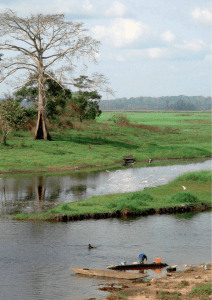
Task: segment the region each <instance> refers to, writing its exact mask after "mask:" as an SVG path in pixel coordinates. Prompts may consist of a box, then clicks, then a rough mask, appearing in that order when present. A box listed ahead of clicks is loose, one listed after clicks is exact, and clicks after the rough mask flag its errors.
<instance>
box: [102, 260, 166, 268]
mask: <svg viewBox="0 0 212 300" xmlns="http://www.w3.org/2000/svg"><path fill="white" fill-rule="evenodd" d="M167 266H168V265H167V264H166V263H162V262H160V263H156V262H152V263H136V262H135V263H132V264H125V263H121V264H119V265H112V266H109V267H107V269H111V270H141V269H160V268H164V267H167Z"/></svg>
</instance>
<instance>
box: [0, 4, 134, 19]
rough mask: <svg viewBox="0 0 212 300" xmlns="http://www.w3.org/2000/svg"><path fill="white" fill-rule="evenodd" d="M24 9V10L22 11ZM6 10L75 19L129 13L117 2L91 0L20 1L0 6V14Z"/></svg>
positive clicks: (24, 14)
mask: <svg viewBox="0 0 212 300" xmlns="http://www.w3.org/2000/svg"><path fill="white" fill-rule="evenodd" d="M23 7H24V9H23ZM6 9H12V10H14V11H16V12H18V15H20V16H26V15H29V14H37V13H42V14H55V13H58V14H62V13H63V14H67V15H68V14H70V15H71V16H72V18H73V17H76V18H87V17H89V18H94V19H95V18H97V19H99V18H108V17H109V18H111V17H123V16H126V15H127V14H128V13H129V7H126V6H125V5H124V4H122V3H121V2H119V1H114V2H112V1H110V3H109V4H108V2H107V3H101V2H100V1H91V0H71V1H69V0H46V1H43V0H36V1H35V0H31V1H27V0H20V1H17V2H13V3H12V4H0V13H1V12H4V11H5V10H6Z"/></svg>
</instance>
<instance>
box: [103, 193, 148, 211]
mask: <svg viewBox="0 0 212 300" xmlns="http://www.w3.org/2000/svg"><path fill="white" fill-rule="evenodd" d="M152 200H153V198H152V196H150V195H148V194H143V193H139V192H136V193H133V194H131V195H129V196H127V195H126V196H123V197H121V198H120V199H119V200H115V201H112V202H109V203H108V205H107V206H108V208H109V209H115V210H125V209H129V210H130V211H136V212H141V211H142V209H143V207H144V206H145V205H146V202H148V201H152Z"/></svg>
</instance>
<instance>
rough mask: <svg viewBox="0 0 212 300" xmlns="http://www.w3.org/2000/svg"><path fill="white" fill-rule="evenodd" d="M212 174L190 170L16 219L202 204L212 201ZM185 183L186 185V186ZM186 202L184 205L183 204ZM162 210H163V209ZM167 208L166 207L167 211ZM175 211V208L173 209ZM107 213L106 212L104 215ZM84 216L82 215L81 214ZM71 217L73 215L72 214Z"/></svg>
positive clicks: (89, 214) (139, 211) (86, 216)
mask: <svg viewBox="0 0 212 300" xmlns="http://www.w3.org/2000/svg"><path fill="white" fill-rule="evenodd" d="M211 175H212V171H200V172H189V173H186V174H184V175H182V176H180V177H178V178H177V179H175V180H174V181H172V182H170V183H168V184H166V185H163V186H159V187H155V188H146V189H145V190H143V191H139V192H133V193H125V194H110V195H104V196H95V197H92V198H90V199H87V200H83V201H78V202H73V203H63V204H61V205H59V206H57V207H55V208H53V209H51V210H49V211H47V212H45V213H41V214H34V215H28V214H17V215H16V216H15V217H14V219H21V220H27V219H28V220H60V216H64V215H65V216H70V217H71V216H72V217H74V216H77V217H79V216H82V219H83V218H92V217H94V218H95V215H96V216H97V215H101V214H105V213H110V214H111V217H113V216H116V215H115V214H113V213H117V212H123V213H124V214H125V215H127V214H128V213H129V212H134V213H136V214H138V215H139V214H142V213H143V212H146V211H149V212H150V213H151V209H153V210H156V211H157V210H158V211H159V212H160V209H162V208H166V209H167V211H168V212H169V208H173V207H192V206H195V207H199V209H201V205H208V206H209V205H210V204H211ZM182 186H185V187H186V189H185V190H184V189H183V187H182ZM183 205H184V206H183ZM161 212H162V211H161ZM164 212H166V211H164ZM172 212H174V211H172ZM103 217H104V216H103ZM79 219H80V218H79ZM70 220H71V218H70Z"/></svg>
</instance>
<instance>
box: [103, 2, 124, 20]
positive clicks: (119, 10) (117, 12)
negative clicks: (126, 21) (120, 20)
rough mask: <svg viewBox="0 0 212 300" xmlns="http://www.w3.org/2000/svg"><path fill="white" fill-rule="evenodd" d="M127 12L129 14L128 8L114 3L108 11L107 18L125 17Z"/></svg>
mask: <svg viewBox="0 0 212 300" xmlns="http://www.w3.org/2000/svg"><path fill="white" fill-rule="evenodd" d="M126 12H127V8H126V6H125V5H124V4H122V3H121V2H119V1H115V2H113V3H112V5H111V6H110V7H109V9H107V10H106V16H110V17H123V16H124V15H125V13H126Z"/></svg>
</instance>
